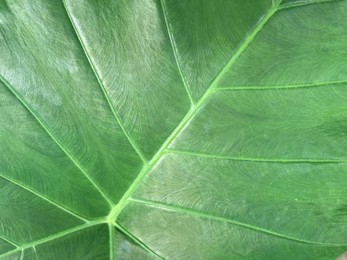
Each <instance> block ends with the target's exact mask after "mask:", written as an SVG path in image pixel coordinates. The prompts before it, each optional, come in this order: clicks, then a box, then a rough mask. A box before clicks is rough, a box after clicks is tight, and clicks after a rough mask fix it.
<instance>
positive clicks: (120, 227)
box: [115, 223, 164, 259]
mask: <svg viewBox="0 0 347 260" xmlns="http://www.w3.org/2000/svg"><path fill="white" fill-rule="evenodd" d="M115 227H116V228H117V229H118V230H119V231H121V232H122V233H123V234H124V235H126V236H127V237H128V238H130V239H131V240H132V241H133V242H134V243H136V244H137V245H139V246H140V247H141V248H142V249H144V250H145V251H146V252H148V253H149V254H151V255H154V256H155V257H157V258H159V259H164V258H163V257H162V256H160V255H159V254H157V253H156V252H154V251H153V250H152V249H151V248H149V247H148V246H147V245H145V244H144V243H143V242H142V241H141V240H139V239H138V238H137V237H135V236H134V235H133V234H131V233H130V232H129V231H128V230H127V229H126V228H124V227H123V226H122V225H120V224H118V223H115Z"/></svg>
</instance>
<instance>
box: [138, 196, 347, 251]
mask: <svg viewBox="0 0 347 260" xmlns="http://www.w3.org/2000/svg"><path fill="white" fill-rule="evenodd" d="M131 201H132V202H135V203H140V204H143V205H146V206H148V207H152V208H157V209H161V210H166V211H171V212H175V213H182V214H187V215H191V216H195V217H199V218H205V219H211V220H215V221H221V222H226V223H230V224H233V225H236V226H241V227H244V228H248V229H251V230H255V231H258V232H261V233H266V234H268V235H272V236H276V237H280V238H283V239H287V240H292V241H295V242H299V243H305V244H312V245H317V246H331V247H339V246H347V243H341V244H338V243H322V242H317V241H311V240H306V239H301V238H296V237H291V236H286V235H284V234H281V233H277V232H274V231H271V230H268V229H264V228H260V227H257V226H253V225H249V224H246V223H242V222H239V221H235V220H231V219H228V218H225V217H218V216H214V215H209V214H206V213H202V212H199V211H197V210H194V209H190V208H184V207H180V206H175V205H168V204H165V203H161V202H154V201H149V200H141V199H131Z"/></svg>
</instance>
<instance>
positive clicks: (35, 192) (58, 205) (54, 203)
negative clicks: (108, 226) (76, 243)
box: [0, 174, 89, 222]
mask: <svg viewBox="0 0 347 260" xmlns="http://www.w3.org/2000/svg"><path fill="white" fill-rule="evenodd" d="M0 178H3V179H5V180H7V181H9V182H11V183H13V184H14V185H16V186H18V187H20V188H22V189H24V190H26V191H28V192H30V193H32V194H34V195H35V196H37V197H39V198H41V199H43V200H45V201H47V202H48V203H50V204H52V205H53V206H55V207H57V208H60V209H61V210H63V211H65V212H67V213H69V214H70V215H72V216H74V217H76V218H78V219H80V220H82V221H83V222H89V220H87V219H86V218H84V217H82V216H80V215H78V214H77V213H74V212H72V211H71V210H70V209H68V208H66V207H65V206H63V205H60V204H58V203H56V202H54V201H53V200H51V199H49V198H47V197H45V196H44V195H42V194H40V193H39V192H37V191H35V190H34V189H32V188H31V187H28V186H26V185H25V184H22V183H20V182H18V181H16V180H14V179H12V178H9V177H6V176H4V175H2V174H0Z"/></svg>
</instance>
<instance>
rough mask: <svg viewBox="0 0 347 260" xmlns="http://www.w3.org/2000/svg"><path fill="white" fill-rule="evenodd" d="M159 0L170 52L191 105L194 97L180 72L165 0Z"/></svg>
mask: <svg viewBox="0 0 347 260" xmlns="http://www.w3.org/2000/svg"><path fill="white" fill-rule="evenodd" d="M160 2H161V6H162V9H163V15H164V20H165V25H166V29H167V33H168V35H169V38H170V43H171V48H172V52H173V54H174V56H175V60H176V65H177V68H178V71H179V73H180V76H181V79H182V82H183V85H184V87H185V89H186V92H187V95H188V97H189V100H190V103H191V105H193V106H194V99H193V97H192V94H191V93H190V89H189V86H188V83H187V81H186V80H185V78H184V77H183V73H182V70H181V66H180V62H179V59H178V50H177V47H176V43H175V39H174V36H173V34H172V31H171V29H170V23H169V20H168V15H167V10H166V5H165V0H160Z"/></svg>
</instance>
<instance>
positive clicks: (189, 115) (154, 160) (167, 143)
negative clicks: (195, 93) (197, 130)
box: [109, 1, 280, 221]
mask: <svg viewBox="0 0 347 260" xmlns="http://www.w3.org/2000/svg"><path fill="white" fill-rule="evenodd" d="M279 5H280V1H279V2H278V3H277V4H273V5H272V6H271V8H270V9H269V11H268V13H267V14H266V15H265V16H264V17H263V19H262V20H261V21H260V22H259V23H258V24H257V25H256V27H255V28H254V29H253V31H252V33H251V34H250V35H248V37H246V39H245V40H244V42H243V43H242V44H241V45H240V47H239V49H238V50H237V51H236V53H235V54H234V55H233V56H232V57H231V59H230V60H229V62H228V63H227V64H226V65H225V66H224V67H223V68H222V69H221V71H220V72H219V73H218V75H217V76H216V77H215V79H214V80H213V81H212V83H211V84H210V86H209V87H208V88H207V90H206V91H205V93H204V94H203V96H202V97H201V98H200V99H199V101H198V102H197V103H196V105H192V106H191V108H190V110H189V111H188V113H187V114H186V115H185V117H184V118H183V120H182V121H181V123H180V124H179V125H178V126H177V127H176V129H175V130H174V131H173V132H172V133H171V135H170V136H169V137H168V138H167V139H166V141H165V142H164V144H163V145H162V146H161V148H160V149H159V150H158V152H157V153H156V154H155V155H154V156H153V158H152V159H151V160H150V161H149V163H148V164H147V165H145V166H144V168H143V169H142V171H141V172H140V174H139V175H138V176H137V178H136V179H135V181H134V182H133V183H132V185H131V186H130V187H129V189H128V190H127V191H126V192H125V194H124V195H123V197H122V198H121V199H120V201H119V203H118V204H117V205H116V206H115V207H114V208H113V210H112V211H111V213H110V215H109V218H113V219H114V221H116V220H117V216H118V215H119V214H120V212H121V211H122V210H123V209H124V207H125V206H126V205H127V203H128V202H129V198H131V196H132V195H133V193H134V191H135V190H136V189H137V187H138V186H139V185H140V183H141V181H142V180H143V179H144V178H145V177H146V176H147V174H148V173H149V172H150V171H151V169H152V168H153V167H154V166H155V165H156V164H157V163H158V162H159V161H160V159H161V158H162V157H163V155H164V154H165V152H166V150H167V149H168V148H169V146H170V145H171V144H172V143H173V142H174V140H175V139H176V137H177V136H178V135H180V134H181V132H182V131H183V129H184V128H185V127H186V126H187V125H188V124H189V122H190V121H191V120H192V119H193V118H194V117H195V116H196V115H197V114H198V112H199V110H200V108H201V107H202V106H203V105H204V104H205V102H206V101H207V99H208V98H209V97H210V96H211V95H212V94H213V92H214V91H215V89H216V87H217V83H218V82H219V80H220V79H221V78H222V77H223V75H224V74H225V73H226V72H227V71H228V70H230V68H231V67H232V65H233V64H234V63H235V62H236V60H237V59H238V58H239V56H240V55H241V54H242V53H243V52H244V51H245V49H246V48H247V47H248V46H249V44H250V43H251V42H252V41H253V39H254V38H255V36H256V35H257V34H258V33H259V31H261V29H262V28H263V27H264V25H265V24H266V22H267V21H268V20H269V19H270V18H271V17H272V16H273V15H274V14H275V12H276V11H277V10H278V9H279V8H278V7H279ZM164 10H165V8H164ZM164 14H165V11H164ZM168 30H169V29H168ZM173 51H175V50H173Z"/></svg>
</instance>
